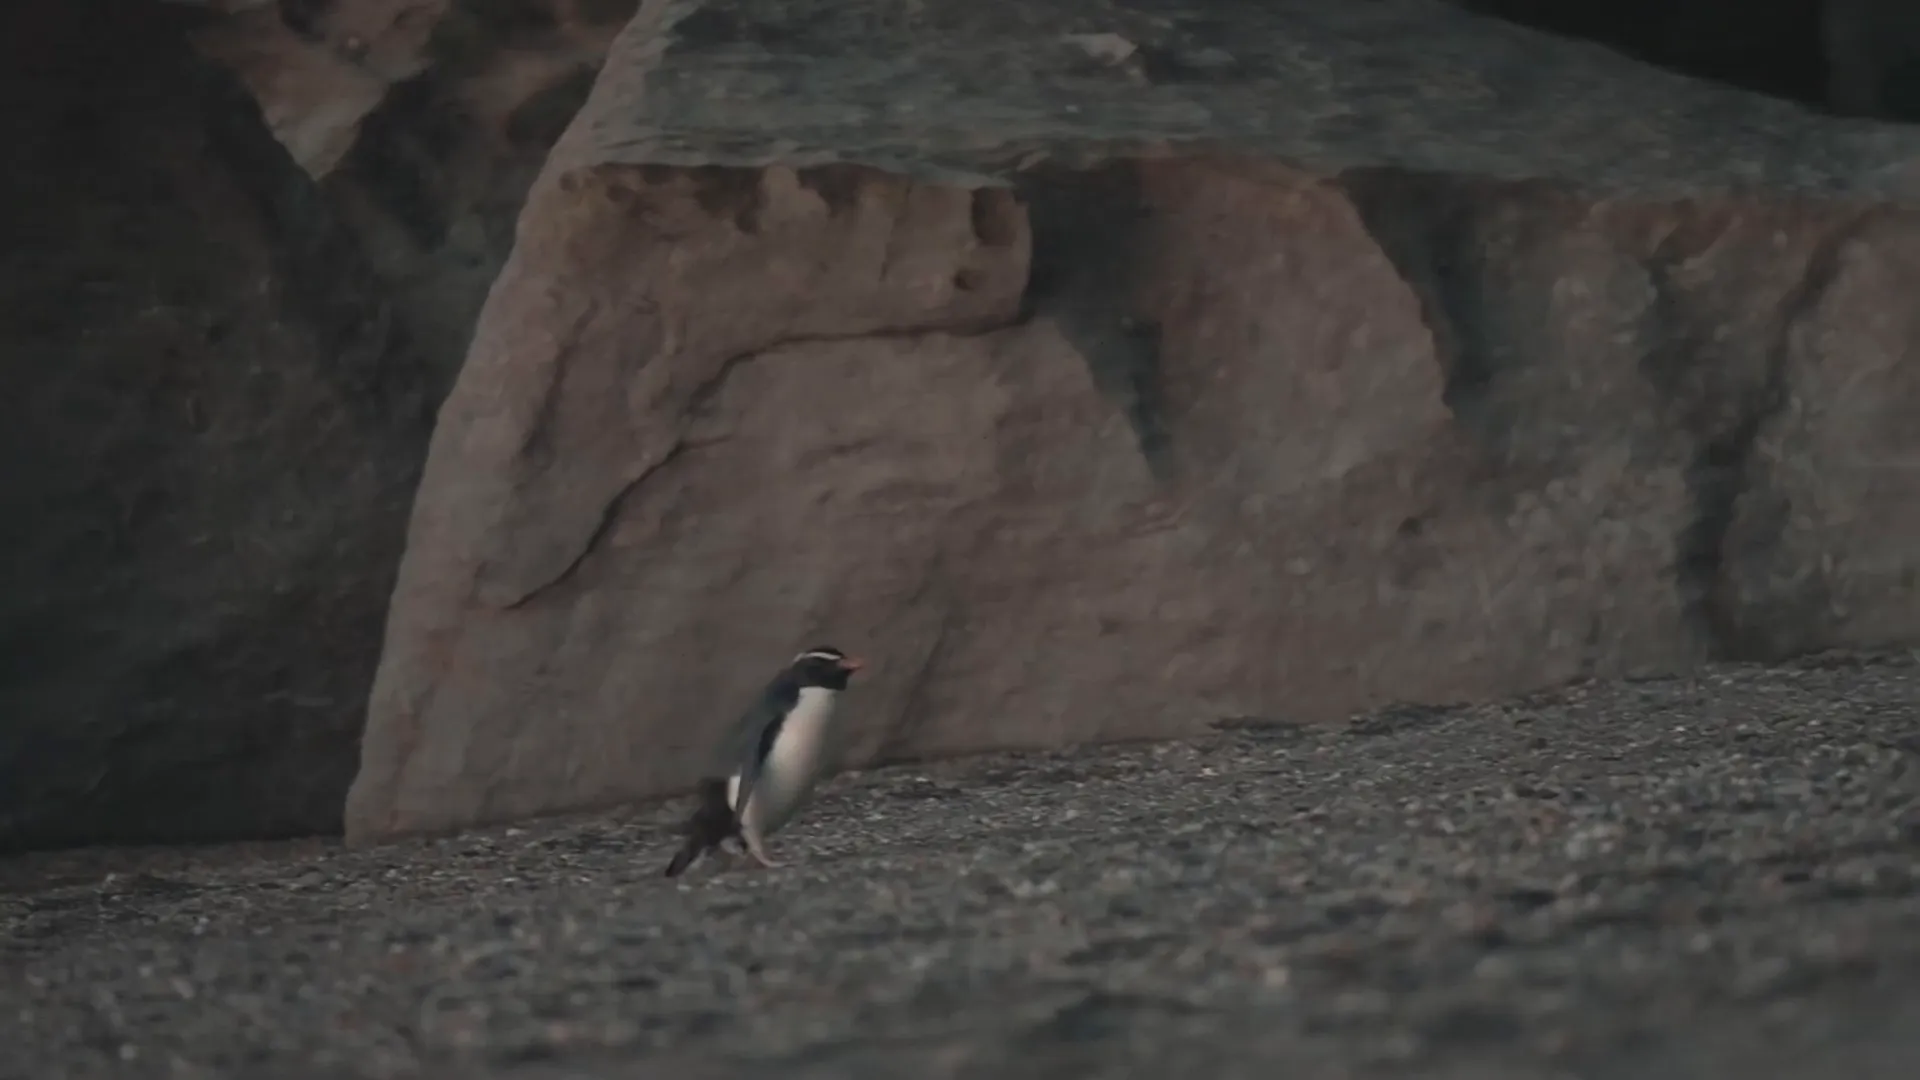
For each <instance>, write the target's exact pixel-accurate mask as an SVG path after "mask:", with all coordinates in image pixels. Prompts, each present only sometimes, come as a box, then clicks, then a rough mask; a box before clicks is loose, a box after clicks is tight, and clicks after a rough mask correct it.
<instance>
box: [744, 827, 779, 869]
mask: <svg viewBox="0 0 1920 1080" xmlns="http://www.w3.org/2000/svg"><path fill="white" fill-rule="evenodd" d="M747 854H749V855H751V856H753V861H754V862H757V863H759V864H760V865H761V866H764V867H766V868H767V869H769V870H778V869H779V868H780V864H779V863H777V862H775V861H773V860H772V859H771V858H769V857H768V856H767V848H766V845H765V844H763V843H762V842H761V840H760V838H759V837H757V836H754V835H752V834H748V836H747Z"/></svg>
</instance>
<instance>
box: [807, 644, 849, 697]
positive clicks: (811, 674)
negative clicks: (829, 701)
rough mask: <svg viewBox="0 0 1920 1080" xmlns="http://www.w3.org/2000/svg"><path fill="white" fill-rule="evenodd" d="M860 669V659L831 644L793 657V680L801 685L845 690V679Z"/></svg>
mask: <svg viewBox="0 0 1920 1080" xmlns="http://www.w3.org/2000/svg"><path fill="white" fill-rule="evenodd" d="M859 670H860V661H858V660H856V659H854V658H853V657H851V656H848V655H847V654H846V653H843V652H841V651H840V650H839V649H836V648H834V647H833V646H831V645H822V646H820V647H818V648H813V649H808V650H807V651H806V652H803V653H801V654H800V655H799V656H796V657H794V658H793V666H792V671H793V677H794V681H796V682H798V683H799V684H800V685H801V686H820V687H825V688H826V689H828V690H845V689H846V688H847V680H848V679H851V678H853V673H854V672H856V671H859Z"/></svg>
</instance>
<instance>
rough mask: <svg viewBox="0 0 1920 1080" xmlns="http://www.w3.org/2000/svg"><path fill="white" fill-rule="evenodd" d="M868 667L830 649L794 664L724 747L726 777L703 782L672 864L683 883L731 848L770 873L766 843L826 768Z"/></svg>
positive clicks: (821, 649) (803, 656)
mask: <svg viewBox="0 0 1920 1080" xmlns="http://www.w3.org/2000/svg"><path fill="white" fill-rule="evenodd" d="M861 666H862V665H861V662H860V661H859V660H857V659H855V658H853V657H851V656H848V655H847V654H846V653H844V652H841V651H840V650H839V649H836V648H834V647H833V646H831V645H822V646H820V647H818V648H813V649H808V650H807V651H806V652H803V653H801V654H800V655H798V656H796V657H794V658H793V662H792V663H791V664H788V665H787V666H786V667H785V668H784V669H782V670H781V672H780V673H779V674H778V675H775V676H774V677H773V680H772V681H771V682H769V683H767V686H766V689H765V690H763V691H761V694H760V700H758V701H756V702H755V703H754V704H753V707H752V708H750V709H748V710H747V712H746V715H744V716H742V717H741V718H740V720H739V721H738V722H737V723H735V724H734V726H733V729H732V730H731V731H729V732H728V733H727V736H726V737H725V738H724V739H723V740H722V741H721V743H720V746H719V752H718V757H719V762H720V775H718V776H707V777H704V778H702V779H701V781H700V783H699V785H698V787H697V789H696V798H695V806H694V810H693V813H692V815H691V816H689V817H688V818H687V820H686V823H685V824H684V825H682V826H681V833H682V834H683V835H684V836H685V837H686V841H685V843H684V844H683V845H682V846H681V848H680V851H679V853H678V854H676V855H674V857H673V861H672V862H670V863H668V864H667V874H666V876H668V877H678V876H679V875H680V874H682V873H684V872H685V871H686V869H687V867H689V866H692V865H693V862H694V860H695V859H698V858H699V857H700V856H701V855H703V854H705V853H706V852H708V851H712V850H717V849H719V848H720V846H721V845H722V844H723V843H725V842H726V841H728V840H732V841H734V842H735V843H736V844H737V845H738V846H739V847H741V848H743V849H745V851H746V853H747V854H749V855H751V856H752V857H753V859H754V861H756V862H758V863H759V864H760V865H762V866H765V867H768V868H777V867H778V866H779V865H780V864H779V863H777V862H775V861H774V860H773V859H771V858H769V857H768V855H767V849H766V840H767V837H769V836H771V835H773V834H774V833H775V832H777V831H779V829H780V828H781V826H783V825H785V824H786V823H787V822H789V821H792V820H793V817H794V815H795V814H797V813H799V811H800V809H801V807H803V806H804V805H806V802H807V799H808V797H809V796H811V795H812V794H813V787H814V784H816V783H817V782H819V780H820V777H821V773H822V771H823V770H824V769H825V768H826V767H827V764H828V762H827V746H828V743H829V741H830V739H831V737H832V735H833V728H834V712H835V709H836V707H837V706H838V704H839V697H840V691H842V690H845V689H846V688H847V682H848V680H850V679H852V678H853V673H854V672H856V671H859V670H860V668H861Z"/></svg>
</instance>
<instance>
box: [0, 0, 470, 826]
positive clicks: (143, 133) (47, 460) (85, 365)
mask: <svg viewBox="0 0 1920 1080" xmlns="http://www.w3.org/2000/svg"><path fill="white" fill-rule="evenodd" d="M184 14H185V13H183V12H182V11H181V10H180V9H178V8H168V7H166V6H164V5H157V4H152V3H146V2H127V3H89V4H72V3H64V2H56V3H41V4H27V3H20V4H9V5H6V6H5V8H4V13H0V58H3V59H4V63H0V85H3V86H4V87H5V88H6V91H7V94H6V97H7V100H8V101H9V102H12V103H14V104H13V105H10V106H9V107H8V108H7V109H5V110H0V145H5V146H6V147H7V153H8V157H7V166H6V168H5V169H0V462H3V463H4V466H3V467H0V850H5V849H12V848H17V847H42V846H55V845H64V844H76V843H87V842H102V841H122V842H141V841H162V840H216V839H226V838H232V837H247V836H275V835H286V834H303V833H312V832H325V831H331V830H333V829H337V828H338V827H339V823H340V809H341V802H342V798H343V793H344V791H345V789H346V785H347V783H348V782H349V780H350V779H351V777H352V775H353V771H354V768H355V765H356V762H357V755H358V736H359V731H360V726H361V721H362V709H363V702H364V697H363V695H364V693H365V687H366V685H367V683H368V681H369V680H370V679H371V676H372V670H373V666H374V663H375V660H376V659H377V657H378V650H379V629H380V621H381V617H382V614H383V612H384V609H385V602H386V598H387V593H388V591H389V589H390V588H391V584H392V580H393V570H392V567H393V564H394V562H395V561H396V560H397V558H398V555H399V550H400V544H401V541H402V538H403V535H404V525H405V517H406V509H407V506H408V505H409V502H410V500H411V494H412V487H413V484H414V482H415V479H416V477H417V475H418V468H419V461H420V460H421V457H422V456H423V454H424V447H425V442H426V438H427V434H428V431H429V424H430V419H431V406H432V402H433V400H434V398H435V397H436V396H437V394H436V392H435V391H436V389H437V388H435V387H433V386H431V384H430V381H429V380H428V379H427V378H426V377H425V373H424V371H423V369H422V365H421V364H420V363H419V362H418V360H417V358H416V357H415V355H414V354H413V353H412V352H411V351H410V350H409V349H408V348H407V347H406V345H405V343H404V341H402V340H401V339H399V338H398V337H396V336H395V335H393V334H392V333H391V325H392V324H391V321H390V320H389V319H388V318H387V309H386V308H385V307H384V305H383V304H382V303H381V288H380V286H379V284H378V282H377V281H376V280H375V279H374V278H373V277H372V275H371V274H369V273H368V272H367V270H366V268H365V266H364V265H363V264H362V263H361V262H360V260H359V259H358V257H357V255H356V254H355V251H354V246H353V244H352V242H351V240H350V239H349V238H348V237H347V236H346V235H345V234H344V233H343V232H342V231H341V230H340V229H339V227H338V225H337V223H336V222H335V221H334V220H333V218H332V216H331V215H330V214H329V213H328V211H327V209H326V207H325V206H324V205H323V203H322V202H321V200H320V199H319V197H318V195H317V193H316V192H315V191H314V189H313V187H312V185H311V183H310V182H309V181H308V179H307V178H306V177H305V176H304V175H302V173H301V172H300V170H299V169H298V168H297V167H296V166H295V165H294V163H293V162H292V161H291V160H290V159H289V158H288V156H287V155H286V153H285V151H284V150H283V149H282V148H281V147H280V146H279V145H278V144H276V143H275V141H274V140H273V139H272V138H271V137H270V136H269V135H268V133H267V130H266V128H265V127H264V126H263V125H262V124H261V121H260V117H259V113H258V110H257V109H256V108H255V106H254V103H253V102H252V101H251V100H249V99H248V97H247V95H246V94H245V92H244V91H243V90H241V89H240V88H239V87H238V86H237V85H236V84H235V83H234V82H233V80H232V79H231V78H229V77H227V76H225V75H224V74H223V73H221V72H219V71H218V70H217V69H215V68H213V67H211V66H209V65H207V64H206V63H204V62H202V61H200V60H198V59H196V58H195V56H194V55H193V53H192V52H191V51H190V50H189V48H188V46H187V44H186V40H185V36H184V32H183V27H182V25H181V24H180V19H181V18H182V17H183V15H184Z"/></svg>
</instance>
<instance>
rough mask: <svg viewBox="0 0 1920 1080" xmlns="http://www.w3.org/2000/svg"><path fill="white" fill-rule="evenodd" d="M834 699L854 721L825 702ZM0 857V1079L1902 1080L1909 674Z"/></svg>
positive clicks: (1909, 1036)
mask: <svg viewBox="0 0 1920 1080" xmlns="http://www.w3.org/2000/svg"><path fill="white" fill-rule="evenodd" d="M856 707H857V706H856ZM1219 727H1220V732H1219V734H1218V735H1216V736H1213V737H1210V738H1207V739H1203V740H1198V741H1195V742H1190V743H1182V744H1174V745H1149V746H1131V747H1118V748H1107V749H1090V750H1077V751H1072V752H1065V753H1057V754H1046V755H1031V756H1020V757H996V758H990V759H976V760H969V761H964V762H952V763H946V764H941V765H929V766H910V767H899V768H892V769H884V770H878V771H875V772H872V773H867V774H863V775H850V776H845V777H841V778H839V779H837V780H836V781H834V782H833V783H832V784H831V785H830V786H829V787H828V788H826V789H825V790H824V791H823V792H822V795H821V798H820V800H819V801H818V803H817V804H816V805H815V807H814V808H813V810H812V811H811V812H809V813H808V814H807V815H806V816H804V817H803V818H802V819H801V820H800V821H799V823H797V824H796V825H794V826H793V827H791V828H790V829H789V830H788V831H787V832H784V833H782V834H780V835H779V836H777V837H776V838H775V839H774V843H773V846H772V851H773V854H774V856H775V857H776V858H779V859H783V860H784V861H785V863H786V865H785V866H784V867H782V868H781V869H778V870H763V869H759V868H756V867H752V866H750V865H747V864H745V863H744V862H736V863H733V864H732V865H730V866H722V865H720V864H716V863H715V862H713V861H704V862H702V863H701V864H700V865H698V866H697V867H696V868H695V869H694V870H693V871H691V872H690V873H689V874H688V875H687V877H685V878H683V879H680V880H679V881H668V880H666V879H664V878H662V877H661V868H662V866H663V865H664V864H665V862H666V860H667V858H668V856H669V855H670V854H671V849H672V837H671V835H670V834H671V829H672V827H673V824H674V823H675V821H676V820H677V818H678V815H679V814H680V813H681V812H682V811H683V807H682V805H680V804H672V805H667V806H656V807H646V808H641V809H635V810H625V811H617V812H612V813H608V814H603V815H596V816H582V817H575V818H568V819H559V820H549V821H542V822H536V823H532V824H527V825H523V826H521V827H518V828H513V829H495V830H490V831H487V832H483V833H474V834H468V835H463V836H459V837H452V838H446V839H436V840H422V841H413V842H407V843H401V844H395V845H390V846H384V847H379V848H369V849H364V850H351V851H348V850H342V849H341V848H339V847H338V846H337V845H334V844H331V843H326V842H318V841H314V842H303V843H296V844H286V845H258V846H252V847H246V848H223V849H198V850H160V851H145V850H143V851H131V852H130V851H80V852H66V853H54V854H46V855H36V856H29V857H23V858H18V859H14V860H11V861H7V862H0V1047H4V1050H0V1077H5V1078H8V1080H12V1078H21V1080H56V1078H62V1077H108V1076H127V1077H135V1076H177V1077H274V1078H278V1077H287V1078H306V1077H314V1078H319V1077H340V1078H347V1077H369V1078H370V1077H410V1076H430V1077H446V1078H449V1080H451V1078H454V1077H476V1078H487V1077H513V1078H526V1080H533V1078H554V1080H558V1078H563V1077H578V1078H587V1077H610V1078H611V1077H619V1078H628V1077H633V1078H638V1077H654V1076H659V1077H675V1078H683V1077H701V1076H781V1077H808V1078H813V1077H820V1078H825V1077H850V1078H864V1077H876V1078H877V1077H888V1078H892V1077H899V1078H914V1080H922V1078H933V1077H973V1076H980V1077H988V1076H991V1077H995V1078H999V1080H1008V1078H1025V1077H1036V1078H1037V1077H1066V1076H1075V1077H1078V1076H1100V1077H1119V1076H1141V1077H1164V1076H1181V1075H1194V1074H1199V1075H1206V1076H1208V1077H1209V1078H1212V1080H1225V1078H1238V1077H1247V1078H1254V1077H1260V1078H1266V1077H1271V1076H1288V1077H1343V1076H1397V1075H1408V1076H1411V1075H1420V1076H1436V1077H1459V1078H1463V1080H1464V1078H1468V1077H1472V1078H1476V1080H1480V1078H1489V1080H1501V1078H1523V1077H1525V1078H1532V1077H1543V1078H1544V1077H1619V1078H1622V1080H1625V1078H1634V1080H1650V1078H1664V1077H1674V1078H1680V1077H1688V1078H1698V1077H1722V1076H1725V1077H1734V1076H1739V1077H1743V1078H1753V1077H1808V1078H1815V1077H1818V1078H1823V1080H1826V1078H1832V1077H1841V1076H1844V1077H1850V1078H1859V1077H1881V1076H1885V1077H1895V1076H1900V1077H1906V1076H1912V1075H1920V668H1916V667H1915V666H1914V665H1913V664H1912V663H1911V662H1910V661H1908V660H1905V659H1897V660H1893V659H1882V660H1871V661H1869V660H1857V659H1833V658H1827V659H1821V660H1815V661H1808V662H1806V663H1803V664H1800V665H1796V666H1789V667H1781V668H1770V669H1760V668H1718V669H1713V670H1710V671H1707V672H1705V673H1703V674H1701V675H1699V676H1696V677H1691V678H1685V679H1674V680H1660V681H1647V682H1620V683H1592V684H1587V685H1583V686H1579V687H1574V688H1570V689H1567V690H1562V691H1556V692H1554V693H1552V694H1549V695H1542V696H1540V697H1537V698H1534V699H1530V700H1525V701H1517V702H1509V703H1504V704H1499V705H1490V706H1477V707H1470V708H1457V709H1434V708H1422V709H1413V708H1401V709H1393V710H1387V711H1385V712H1382V713H1378V714H1375V715H1371V716H1367V717H1363V718H1358V719H1356V720H1355V721H1354V722H1352V723H1351V724H1349V725H1347V726H1346V727H1345V728H1343V729H1304V728H1300V727H1296V726H1291V725H1288V724H1287V723H1285V722H1284V721H1279V720H1262V719H1231V720H1223V721H1222V722H1221V723H1220V725H1219Z"/></svg>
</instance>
